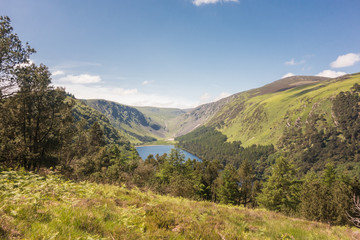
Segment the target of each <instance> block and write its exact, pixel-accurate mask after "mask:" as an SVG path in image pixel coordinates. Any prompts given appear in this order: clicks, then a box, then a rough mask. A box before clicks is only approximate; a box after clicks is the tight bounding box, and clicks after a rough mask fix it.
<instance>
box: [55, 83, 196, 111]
mask: <svg viewBox="0 0 360 240" xmlns="http://www.w3.org/2000/svg"><path fill="white" fill-rule="evenodd" d="M55 85H56V86H61V87H65V90H66V91H67V92H69V93H72V94H74V95H75V97H76V98H79V99H106V100H109V101H114V102H118V103H121V104H126V105H130V106H156V107H169V108H184V109H185V108H193V107H195V106H197V102H195V101H191V100H189V99H187V98H182V97H174V96H165V95H158V94H153V93H151V94H147V93H144V92H140V91H139V90H138V89H136V88H134V89H126V88H117V87H115V88H114V87H111V86H109V87H108V86H102V85H84V84H72V83H60V82H59V81H56V82H55Z"/></svg>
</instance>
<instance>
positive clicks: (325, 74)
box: [316, 70, 347, 78]
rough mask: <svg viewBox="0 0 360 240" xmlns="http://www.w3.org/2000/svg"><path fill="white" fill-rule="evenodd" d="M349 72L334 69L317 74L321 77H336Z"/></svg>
mask: <svg viewBox="0 0 360 240" xmlns="http://www.w3.org/2000/svg"><path fill="white" fill-rule="evenodd" d="M345 74H347V73H346V72H336V71H333V70H324V71H322V72H320V73H318V74H317V75H316V76H319V77H328V78H336V77H340V76H343V75H345Z"/></svg>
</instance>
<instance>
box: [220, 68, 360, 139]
mask: <svg viewBox="0 0 360 240" xmlns="http://www.w3.org/2000/svg"><path fill="white" fill-rule="evenodd" d="M355 83H358V84H360V74H354V75H352V76H350V77H349V78H346V79H341V80H336V79H334V80H330V81H325V82H321V83H316V84H311V85H306V86H300V87H296V88H293V89H289V90H285V91H282V92H275V93H269V94H263V95H257V96H254V97H252V96H247V95H246V96H245V95H244V96H245V97H239V98H237V99H235V100H234V101H233V102H231V103H229V104H228V106H227V107H226V108H224V109H223V110H222V111H221V112H220V113H218V115H217V116H215V118H214V119H217V121H223V122H224V124H222V127H220V128H219V130H220V131H221V132H222V133H223V134H225V135H226V136H227V137H228V140H229V141H235V140H236V141H241V142H242V143H243V146H250V145H252V144H274V145H276V143H277V142H278V140H279V138H280V137H281V136H282V134H283V132H284V129H285V128H286V126H287V125H294V124H295V122H296V121H299V120H300V121H301V122H302V123H305V122H306V120H307V117H308V116H309V115H310V114H311V113H317V114H321V115H323V116H324V117H325V119H326V120H327V122H328V123H329V124H333V119H332V116H331V99H332V97H334V96H336V95H337V94H338V93H340V92H341V91H348V90H349V89H350V88H351V87H352V86H353V85H354V84H355ZM237 105H244V106H245V107H244V108H242V110H241V111H240V112H239V113H237V115H236V117H234V118H226V117H225V116H226V111H229V109H232V108H233V109H234V108H235V107H236V106H237ZM221 116H223V117H221Z"/></svg>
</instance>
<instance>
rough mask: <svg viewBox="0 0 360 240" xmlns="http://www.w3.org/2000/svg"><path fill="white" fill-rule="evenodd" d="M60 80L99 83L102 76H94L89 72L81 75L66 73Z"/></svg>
mask: <svg viewBox="0 0 360 240" xmlns="http://www.w3.org/2000/svg"><path fill="white" fill-rule="evenodd" d="M58 81H59V82H68V83H74V84H89V83H99V82H101V78H100V76H97V75H95V76H93V75H89V74H81V75H66V76H65V77H62V78H60V79H59V80H58Z"/></svg>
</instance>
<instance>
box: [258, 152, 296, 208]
mask: <svg viewBox="0 0 360 240" xmlns="http://www.w3.org/2000/svg"><path fill="white" fill-rule="evenodd" d="M299 187H300V184H299V181H298V180H297V179H296V172H295V169H294V166H293V165H292V164H291V163H289V162H288V161H287V160H286V159H285V158H283V157H280V158H278V159H276V163H275V165H274V166H273V168H272V172H271V175H270V176H269V178H268V180H267V181H266V182H265V183H264V188H263V189H262V192H261V194H259V196H258V201H259V203H260V205H262V206H264V207H266V208H267V209H269V210H273V211H278V212H283V213H286V214H294V213H295V212H296V209H297V206H298V204H299V202H300V201H299V195H298V194H299V190H298V189H299Z"/></svg>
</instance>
